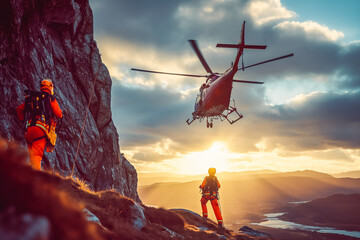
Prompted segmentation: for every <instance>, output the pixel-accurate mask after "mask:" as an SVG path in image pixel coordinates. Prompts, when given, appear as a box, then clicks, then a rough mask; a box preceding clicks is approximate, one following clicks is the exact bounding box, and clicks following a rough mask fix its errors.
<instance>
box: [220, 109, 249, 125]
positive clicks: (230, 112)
mask: <svg viewBox="0 0 360 240" xmlns="http://www.w3.org/2000/svg"><path fill="white" fill-rule="evenodd" d="M233 112H235V113H236V114H237V118H236V119H235V120H231V119H229V115H230V114H232V113H233ZM220 116H221V117H223V118H225V119H226V120H227V121H228V122H229V123H230V124H233V123H236V122H237V121H239V120H240V119H242V118H243V117H244V116H243V115H242V114H241V113H239V112H238V111H237V109H236V108H234V107H231V106H229V109H228V111H227V113H226V114H221V115H220Z"/></svg>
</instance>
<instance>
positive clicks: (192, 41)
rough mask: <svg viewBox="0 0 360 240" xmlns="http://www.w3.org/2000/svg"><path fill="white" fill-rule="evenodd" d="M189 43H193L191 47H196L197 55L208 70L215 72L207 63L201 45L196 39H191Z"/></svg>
mask: <svg viewBox="0 0 360 240" xmlns="http://www.w3.org/2000/svg"><path fill="white" fill-rule="evenodd" d="M189 43H190V45H191V47H192V48H193V49H194V51H195V53H196V55H197V56H198V58H199V60H200V62H201V64H202V65H203V66H204V68H205V70H206V72H208V73H210V74H213V72H212V71H211V69H210V67H209V65H208V64H207V62H206V60H205V58H204V56H203V55H202V53H201V52H200V49H199V46H198V45H197V42H196V40H189Z"/></svg>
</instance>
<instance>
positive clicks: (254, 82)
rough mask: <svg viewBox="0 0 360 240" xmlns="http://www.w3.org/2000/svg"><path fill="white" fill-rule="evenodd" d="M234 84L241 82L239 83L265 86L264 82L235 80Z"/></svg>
mask: <svg viewBox="0 0 360 240" xmlns="http://www.w3.org/2000/svg"><path fill="white" fill-rule="evenodd" d="M233 82H239V83H253V84H263V83H264V82H257V81H245V80H235V79H234V80H233Z"/></svg>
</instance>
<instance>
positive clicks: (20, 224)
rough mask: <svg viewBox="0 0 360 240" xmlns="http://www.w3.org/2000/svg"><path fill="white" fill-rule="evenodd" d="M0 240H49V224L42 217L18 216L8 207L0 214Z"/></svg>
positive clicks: (12, 208) (27, 214)
mask: <svg viewBox="0 0 360 240" xmlns="http://www.w3.org/2000/svg"><path fill="white" fill-rule="evenodd" d="M0 239H9V240H10V239H27V240H36V239H43V240H46V239H50V222H49V220H48V219H47V218H46V217H44V216H34V215H32V214H29V213H26V214H18V213H16V212H15V208H14V207H10V208H8V209H6V210H5V211H4V212H1V213H0Z"/></svg>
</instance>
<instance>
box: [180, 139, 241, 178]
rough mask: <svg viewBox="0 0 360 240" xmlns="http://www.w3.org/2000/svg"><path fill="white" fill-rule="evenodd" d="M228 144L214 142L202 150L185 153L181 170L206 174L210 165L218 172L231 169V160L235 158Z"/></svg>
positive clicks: (188, 172)
mask: <svg viewBox="0 0 360 240" xmlns="http://www.w3.org/2000/svg"><path fill="white" fill-rule="evenodd" d="M232 155H233V153H231V152H230V151H229V150H228V148H227V146H226V144H225V143H223V142H214V143H213V144H212V146H211V147H210V148H209V149H207V150H205V151H202V152H192V153H189V154H187V155H185V156H184V157H183V158H182V159H181V160H180V161H181V163H180V164H179V167H178V168H179V171H181V172H183V173H187V174H204V173H207V171H208V169H209V168H210V167H214V168H216V170H217V172H222V171H229V170H231V164H230V162H229V160H230V159H231V158H233V157H234V156H232Z"/></svg>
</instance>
